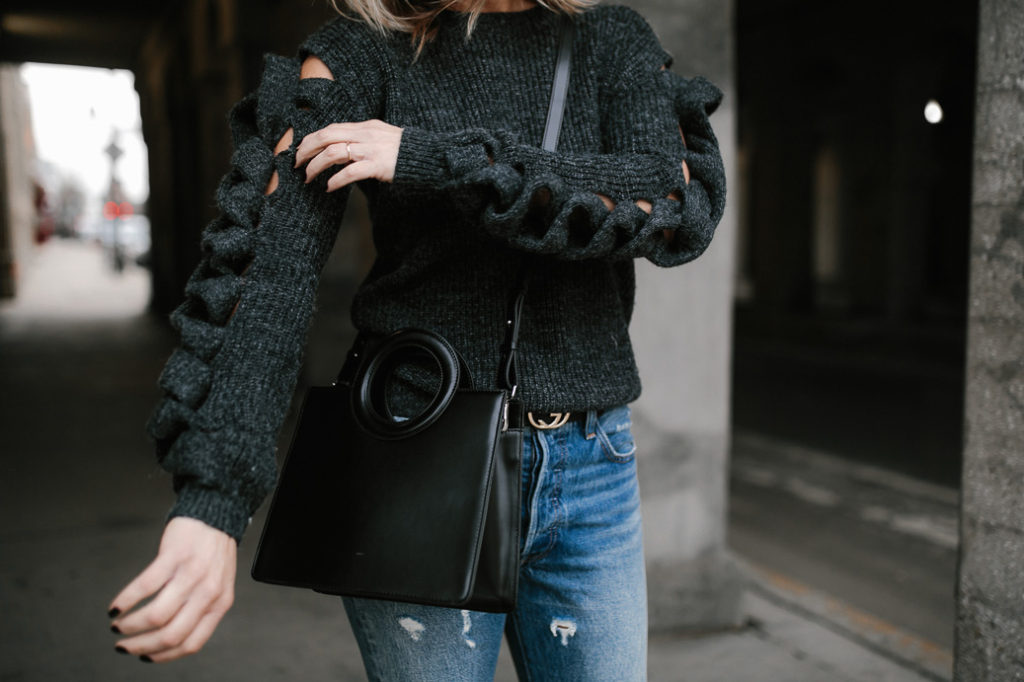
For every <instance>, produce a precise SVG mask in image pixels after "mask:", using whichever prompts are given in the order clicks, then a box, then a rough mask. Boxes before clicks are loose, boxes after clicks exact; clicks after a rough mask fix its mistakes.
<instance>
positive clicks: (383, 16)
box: [329, 0, 597, 57]
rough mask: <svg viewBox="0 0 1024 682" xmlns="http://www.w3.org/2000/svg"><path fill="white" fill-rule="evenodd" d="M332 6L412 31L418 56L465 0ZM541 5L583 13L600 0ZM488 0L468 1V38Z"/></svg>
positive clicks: (382, 27) (375, 0) (386, 27)
mask: <svg viewBox="0 0 1024 682" xmlns="http://www.w3.org/2000/svg"><path fill="white" fill-rule="evenodd" d="M329 2H330V3H331V6H332V7H334V9H335V10H336V11H337V12H338V13H339V14H341V15H342V16H343V17H346V18H347V19H352V20H355V21H358V20H360V19H362V20H363V21H365V22H366V23H367V24H369V25H370V26H372V27H374V28H376V29H377V30H378V31H380V32H381V33H386V32H387V31H399V32H403V33H408V34H410V40H411V41H412V42H413V43H416V57H419V55H420V52H422V51H423V47H424V45H426V44H427V42H428V41H430V40H431V39H432V38H433V37H434V36H435V35H436V34H437V24H436V22H435V21H434V20H435V19H436V18H437V17H438V15H439V14H441V12H443V11H445V10H447V9H455V8H456V6H459V5H461V4H462V2H463V0H329ZM536 2H537V4H538V5H542V6H543V7H546V8H548V9H549V10H551V11H552V12H563V13H565V14H580V13H582V12H584V11H585V10H587V9H588V8H590V7H592V6H593V5H595V4H596V3H597V0H536ZM485 4H487V0H466V5H467V6H468V9H465V10H459V11H465V13H466V14H468V15H469V21H468V22H467V24H466V37H467V38H468V37H469V36H470V35H471V34H472V33H473V28H474V27H475V26H476V21H477V18H478V17H479V16H480V14H481V11H482V10H483V8H484V5H485ZM346 9H348V10H351V11H352V12H355V13H356V14H357V15H358V16H355V17H354V16H351V15H350V14H347V13H346V12H345V10H346Z"/></svg>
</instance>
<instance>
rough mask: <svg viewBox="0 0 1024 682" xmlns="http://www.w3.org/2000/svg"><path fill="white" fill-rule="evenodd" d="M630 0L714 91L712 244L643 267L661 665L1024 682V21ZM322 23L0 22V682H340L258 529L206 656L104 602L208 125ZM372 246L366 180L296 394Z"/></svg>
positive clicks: (128, 572)
mask: <svg viewBox="0 0 1024 682" xmlns="http://www.w3.org/2000/svg"><path fill="white" fill-rule="evenodd" d="M629 4H630V5H632V6H634V7H636V9H638V10H639V11H640V12H641V13H642V14H644V16H646V17H647V18H648V20H649V21H650V23H651V25H652V26H653V27H654V29H655V31H656V33H657V34H658V36H659V38H660V39H661V41H662V43H663V44H664V45H665V46H666V49H668V51H669V52H670V53H671V54H673V56H674V57H675V62H674V65H673V69H674V70H675V71H677V72H679V73H682V74H684V75H688V76H689V75H694V74H704V75H707V76H708V77H709V78H710V79H711V80H712V81H714V82H715V83H716V84H718V85H720V86H721V87H722V89H723V90H724V91H725V92H726V99H725V103H724V105H723V108H722V110H720V111H719V112H718V113H717V114H716V115H715V116H714V117H713V119H712V121H713V123H714V125H715V131H716V134H717V135H718V137H719V140H720V142H721V144H722V150H723V156H724V158H725V160H726V164H727V170H728V174H729V184H730V187H729V192H730V194H729V210H728V211H727V214H726V217H725V218H724V220H723V222H722V225H721V227H720V228H719V232H718V234H717V235H716V237H715V242H714V244H713V245H712V247H711V249H709V251H708V253H707V254H705V255H704V256H702V257H701V259H698V260H697V261H695V262H694V263H693V264H692V265H687V266H685V267H683V268H677V269H675V270H672V271H657V270H656V269H655V268H653V267H649V266H646V264H640V265H639V266H638V305H637V313H636V316H635V318H634V321H633V325H632V327H631V335H632V337H633V339H634V342H635V346H636V350H637V356H638V360H639V363H640V367H641V375H642V377H643V380H644V392H645V393H644V397H643V398H641V400H640V401H638V403H637V404H636V405H635V408H634V417H635V426H636V432H637V438H638V442H639V445H640V452H641V454H640V455H639V457H640V465H639V466H640V470H641V479H642V480H641V485H642V491H643V495H644V516H645V542H646V547H647V552H648V574H649V583H650V590H651V602H650V603H651V613H652V619H651V658H650V667H649V669H650V678H651V679H652V680H655V681H657V680H668V681H671V682H676V681H679V682H718V681H721V682H726V681H728V682H741V681H745V680H752V681H757V682H783V681H787V682H788V681H792V682H807V681H811V682H814V681H817V680H821V681H822V682H824V681H826V680H828V681H833V680H840V681H850V682H854V681H856V682H861V681H863V682H869V681H870V682H876V681H886V680H894V681H895V680H901V681H902V680H908V681H910V680H952V679H958V680H965V682H975V680H978V681H979V682H980V681H981V680H1004V679H1005V680H1019V679H1024V658H1022V657H1021V654H1020V653H1019V652H1020V651H1024V641H1020V639H1019V637H1020V635H1019V633H1020V632H1024V612H1022V610H1021V608H1020V606H1019V604H1020V599H1019V597H1020V594H1024V592H1022V590H1024V582H1022V581H1024V578H1022V577H1021V575H1020V571H1019V566H1020V562H1021V561H1024V542H1022V540H1021V539H1022V538H1024V518H1022V515H1021V514H1022V512H1021V507H1020V505H1019V496H1020V491H1021V485H1022V484H1024V470H1022V469H1021V467H1020V464H1019V461H1020V458H1019V454H1020V452H1021V447H1022V446H1021V437H1020V436H1021V429H1022V427H1021V424H1022V423H1024V419H1022V416H1024V407H1022V405H1024V402H1022V400H1024V388H1022V382H1024V370H1022V368H1021V353H1020V349H1021V348H1022V347H1024V346H1022V345H1021V335H1022V333H1024V332H1022V330H1024V319H1022V318H1024V288H1022V287H1021V281H1022V277H1024V274H1022V273H1024V266H1022V263H1024V195H1022V194H1021V189H1020V188H1021V187H1024V179H1022V178H1021V177H1019V176H1020V175H1021V173H1022V172H1024V171H1022V168H1024V165H1022V164H1021V159H1022V158H1024V114H1022V113H1021V112H1022V111H1024V107H1020V106H1019V102H1020V101H1024V100H1021V99H1020V98H1021V97H1024V95H1022V92H1024V56H1022V54H1021V53H1022V51H1024V48H1021V47H1020V46H1021V45H1024V7H1021V6H1020V3H1019V0H968V1H956V2H954V1H953V0H943V1H942V2H938V3H935V2H924V0H908V1H907V2H904V3H900V4H899V5H895V6H894V5H892V4H891V3H884V4H883V3H881V2H874V0H872V2H869V3H868V4H867V5H862V6H858V7H845V6H841V5H839V4H836V3H815V2H812V1H810V0H770V1H768V0H734V1H733V2H729V3H720V2H718V0H679V1H678V2H676V3H661V2H658V1H657V0H636V1H635V2H630V3H629ZM331 16H333V15H332V12H331V10H330V9H329V7H328V3H326V2H323V3H318V4H316V5H315V6H310V5H309V3H295V2H288V1H281V2H278V1H275V0H251V1H250V2H248V3H239V2H238V1H237V0H188V1H187V2H182V3H176V4H171V5H165V4H160V5H147V4H144V3H129V2H127V1H126V0H105V1H104V2H99V3H94V6H91V7H90V8H88V9H87V10H86V9H83V8H82V7H81V6H80V4H79V3H72V2H63V1H62V2H55V3H47V4H45V5H43V4H40V3H31V2H27V1H23V0H11V1H10V2H6V3H4V6H3V8H2V9H0V512H2V513H0V611H2V612H3V613H4V618H2V619H0V680H4V681H6V680H11V681H14V680H55V681H64V680H68V681H72V680H104V681H106V680H136V679H152V680H164V679H166V680H190V681H192V680H211V681H212V680H218V681H221V680H242V679H246V680H275V679H282V680H284V679H310V680H320V679H324V680H326V679H332V680H363V679H365V676H364V675H363V673H362V668H361V665H360V663H359V659H358V652H357V650H356V648H355V643H354V640H353V639H352V636H351V632H350V630H349V629H348V625H347V623H346V621H345V617H344V613H343V611H342V609H341V605H340V603H339V602H338V601H337V600H335V599H332V598H327V597H324V596H323V595H317V594H313V593H305V592H301V591H298V590H289V589H285V588H271V587H268V586H265V585H258V584H256V583H253V582H252V581H251V580H250V579H249V578H248V575H247V571H248V564H249V562H250V561H251V557H252V553H253V550H254V547H255V543H256V540H257V534H258V529H259V528H260V527H261V524H262V516H257V517H256V518H255V519H254V521H253V530H252V531H250V534H249V535H248V536H247V537H246V539H245V541H243V543H242V545H241V555H240V556H241V560H240V564H239V571H240V576H239V580H238V599H237V601H236V606H235V607H234V608H233V610H232V611H231V613H230V615H229V616H228V618H227V619H226V620H225V622H224V623H223V625H222V627H221V628H220V629H219V630H218V633H217V635H216V636H215V637H214V639H213V640H212V641H211V643H210V646H209V648H208V650H207V651H204V652H203V653H202V654H201V655H200V656H199V657H196V658H194V659H193V660H188V661H183V662H180V663H178V664H175V665H173V666H151V667H146V668H145V669H144V672H141V671H142V670H143V669H140V668H139V666H140V665H142V664H141V663H139V662H138V661H134V660H127V659H125V658H124V657H119V656H117V655H116V654H115V653H113V645H112V642H113V640H112V635H111V634H110V633H109V632H108V631H107V620H106V619H105V611H106V607H107V604H108V602H109V600H110V599H111V598H112V597H113V595H114V594H115V593H116V592H117V590H118V589H119V588H120V587H121V585H122V584H123V583H124V582H125V581H126V580H128V579H129V578H131V577H132V576H134V575H135V574H136V573H137V572H138V571H139V570H140V569H141V568H142V567H143V566H145V564H146V563H147V562H148V561H149V560H150V559H151V558H152V556H153V554H154V551H155V548H156V542H157V540H158V537H159V532H160V529H161V528H162V525H163V515H164V513H165V512H166V509H167V508H168V507H169V506H170V504H171V501H172V495H171V490H170V480H169V478H168V476H166V475H165V474H164V473H163V472H162V470H161V469H160V468H159V466H158V465H157V463H156V461H155V458H154V457H153V454H152V447H151V444H150V443H148V442H147V439H146V436H145V433H144V430H143V427H144V424H145V421H146V419H147V417H148V416H149V412H150V410H151V409H152V408H153V406H154V404H155V403H156V400H157V398H158V396H159V392H158V389H157V386H156V379H157V377H158V375H159V373H160V370H161V368H162V366H163V363H164V361H165V360H166V358H167V356H168V355H169V354H170V353H171V351H172V350H173V349H174V347H175V344H176V336H175V334H174V332H173V330H171V329H170V327H169V325H168V324H167V316H168V313H169V312H170V311H171V310H173V309H174V307H176V306H177V305H178V304H179V303H180V302H181V300H182V296H183V289H184V283H185V280H186V279H187V277H188V275H189V273H190V272H191V271H192V268H193V267H194V266H195V263H196V262H197V260H198V257H199V249H198V243H199V234H200V231H201V230H202V228H203V226H204V225H205V224H207V222H208V221H209V220H210V219H211V218H212V217H213V216H214V215H215V206H214V204H213V199H212V197H213V192H214V189H215V187H216V184H217V181H218V180H219V178H220V176H221V174H223V173H224V172H225V171H226V170H227V167H228V159H229V158H230V154H231V148H230V139H229V136H228V135H227V129H226V120H225V119H226V113H227V110H228V108H229V107H230V106H231V105H232V104H233V103H234V102H235V101H237V100H238V99H239V98H240V97H241V96H242V95H243V94H244V93H245V92H248V91H250V90H251V89H252V88H253V87H254V86H255V85H256V83H257V82H258V79H259V75H260V73H261V70H262V56H263V54H264V53H266V52H274V53H278V54H285V55H290V54H294V50H295V47H296V46H297V45H298V43H299V42H300V40H301V38H302V37H303V36H305V35H306V34H308V33H309V32H310V31H312V30H314V29H315V28H316V27H317V26H318V25H320V23H322V22H323V21H325V20H327V19H329V18H331ZM880 16H884V17H885V18H884V20H879V19H878V17H880ZM979 36H981V37H982V38H984V40H981V41H979ZM979 55H980V57H979ZM986 55H988V56H987V57H986ZM993 55H994V56H993ZM979 112H983V113H984V115H982V114H981V113H979ZM993 130H994V131H995V132H992V131H993ZM972 169H973V175H972ZM372 258H373V246H372V242H371V240H370V238H369V230H368V213H367V208H366V205H365V202H364V200H363V197H362V195H361V194H358V193H353V194H352V199H351V200H350V202H349V206H348V209H347V213H346V218H345V224H344V226H343V228H342V230H341V232H340V236H339V239H338V242H337V244H336V246H335V249H334V253H333V254H332V256H331V259H330V261H329V262H328V265H327V268H326V270H325V272H324V276H323V279H322V282H321V287H320V291H319V299H318V313H317V318H316V320H315V322H314V326H313V329H312V330H311V332H310V336H309V341H308V349H307V355H306V360H305V365H304V368H303V371H302V375H301V377H300V384H299V388H298V390H299V391H302V390H303V389H304V388H305V387H307V386H310V385H317V384H323V383H327V382H329V381H330V380H331V379H332V378H333V376H334V374H335V373H336V371H337V369H338V364H339V362H340V361H341V359H342V357H343V354H344V352H345V350H346V349H347V347H348V344H349V342H350V340H351V338H352V334H353V332H352V328H351V325H350V323H349V321H348V302H349V300H350V298H351V296H352V293H353V291H354V290H355V287H356V286H357V284H358V282H359V281H360V279H361V277H362V274H363V273H364V272H365V271H366V269H367V267H368V266H369V264H370V263H371V262H372ZM666 311H669V312H670V314H666ZM688 319H697V320H700V324H695V325H687V324H686V322H685V321H686V320H688ZM972 349H973V351H972ZM972 353H973V355H972ZM666 358H668V360H666ZM297 407H298V403H297V401H296V402H294V403H293V406H292V411H291V413H290V414H289V418H288V420H287V421H286V424H285V427H284V429H283V430H282V433H281V436H280V439H279V453H283V452H284V451H285V450H286V449H287V443H288V438H289V435H290V430H291V427H292V423H293V420H294V418H295V414H294V413H295V409H296V408H297ZM264 511H265V510H261V512H260V513H261V514H262V513H263V512H264ZM1018 624H1019V625H1021V627H1019V628H1018V627H1017V625H1018ZM1006 633H1011V634H1006ZM1012 633H1017V634H1012ZM1015 638H1017V639H1015ZM955 666H957V668H956V669H957V670H958V671H959V672H957V674H956V675H954V668H955ZM1014 671H1016V672H1014ZM143 675H145V677H143ZM1014 675H1017V676H1014ZM496 679H498V680H501V681H505V680H512V679H515V678H514V673H513V671H512V668H511V663H510V661H509V659H508V656H507V653H504V654H503V656H502V659H501V663H500V666H499V672H498V676H497V678H496Z"/></svg>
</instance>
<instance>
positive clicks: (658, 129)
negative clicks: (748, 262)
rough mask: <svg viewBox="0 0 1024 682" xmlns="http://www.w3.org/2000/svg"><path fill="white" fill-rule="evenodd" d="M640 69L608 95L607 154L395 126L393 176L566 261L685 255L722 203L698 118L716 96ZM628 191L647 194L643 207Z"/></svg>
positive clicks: (678, 259) (712, 146) (703, 120)
mask: <svg viewBox="0 0 1024 682" xmlns="http://www.w3.org/2000/svg"><path fill="white" fill-rule="evenodd" d="M656 63H657V62H654V64H656ZM646 73H647V77H646V78H639V77H637V78H636V79H635V81H634V83H635V87H634V89H633V90H632V91H630V93H629V94H628V97H627V96H626V95H624V94H620V93H612V94H610V95H609V100H610V101H609V103H608V106H607V111H608V113H607V117H608V118H609V119H610V120H609V121H608V122H607V123H606V125H607V127H608V128H609V131H610V132H609V134H608V135H607V136H606V137H607V138H608V139H610V140H612V145H611V150H610V151H608V152H607V153H604V154H572V153H566V152H547V151H544V150H541V149H539V148H537V147H532V146H529V145H524V144H521V143H519V142H518V140H517V139H516V138H515V136H514V135H512V134H511V133H508V132H505V131H488V130H482V129H469V130H464V131H459V132H454V133H436V132H432V131H427V130H423V129H419V128H406V129H405V130H404V131H403V134H402V144H401V146H400V148H399V160H398V165H397V168H396V172H395V183H396V184H402V183H406V184H422V185H427V186H430V187H434V188H437V189H440V190H444V191H448V192H451V193H452V194H453V196H454V197H455V199H456V201H455V203H456V204H457V205H458V206H460V207H462V209H463V210H466V211H471V212H473V214H474V216H476V217H477V218H478V222H479V224H480V225H481V227H482V228H483V229H484V230H486V231H487V232H488V233H490V234H491V235H492V236H494V237H496V238H497V239H499V240H501V241H503V242H504V243H506V244H508V245H509V246H511V247H513V248H516V249H520V250H523V251H529V252H533V253H538V254H545V255H550V256H554V257H557V258H562V259H567V260H581V259H593V258H596V259H604V260H624V259H631V258H637V257H644V258H647V259H649V260H651V261H652V262H654V263H655V264H657V265H661V266H670V265H678V264H681V263H685V262H687V261H689V260H692V259H693V258H696V257H697V256H698V255H699V254H700V253H702V252H703V251H704V249H705V248H707V246H708V244H709V243H710V240H711V236H712V235H713V234H714V229H715V227H716V226H717V224H718V221H719V220H720V219H721V216H722V211H723V210H724V201H725V174H724V172H723V166H722V161H721V156H720V154H719V152H718V145H717V141H716V140H715V137H714V134H713V133H712V132H711V127H710V124H709V123H708V121H707V116H708V114H710V112H711V111H713V110H714V108H715V106H717V102H718V99H720V97H721V94H720V93H718V91H717V89H716V88H714V86H713V85H711V84H710V83H708V82H707V81H705V80H704V79H693V80H692V81H691V80H687V79H684V78H682V77H680V76H677V75H675V74H673V73H671V72H669V71H661V70H657V69H652V70H649V71H647V72H646ZM716 93H717V94H716ZM680 129H682V130H683V131H685V134H686V141H687V143H688V144H691V136H692V146H691V147H690V148H689V149H684V147H683V145H682V140H681V139H680V135H679V131H680ZM683 159H685V160H686V161H687V164H688V165H690V169H691V178H690V182H689V183H687V182H686V179H685V176H684V175H683V171H682V167H681V164H680V162H681V160H683ZM597 193H600V194H604V195H606V196H609V197H610V198H612V199H613V200H615V206H614V208H612V209H611V210H609V209H608V208H607V207H606V206H605V204H604V202H603V201H602V200H601V199H600V197H598V196H597ZM670 194H672V195H674V196H676V197H678V198H679V199H678V200H675V199H669V198H667V197H668V196H669V195H670ZM636 199H646V200H648V201H650V203H651V205H652V209H651V212H650V214H648V213H646V212H644V211H643V210H642V209H640V208H639V207H638V206H637V205H636V204H635V203H634V200H636ZM666 230H668V231H670V232H671V233H672V236H671V239H666V238H665V236H664V231H666Z"/></svg>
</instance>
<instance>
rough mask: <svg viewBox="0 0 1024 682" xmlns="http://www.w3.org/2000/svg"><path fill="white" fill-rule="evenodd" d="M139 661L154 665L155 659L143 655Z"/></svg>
mask: <svg viewBox="0 0 1024 682" xmlns="http://www.w3.org/2000/svg"><path fill="white" fill-rule="evenodd" d="M139 660H140V661H142V662H143V663H152V662H153V659H152V658H150V657H149V656H147V655H146V654H142V655H141V656H139Z"/></svg>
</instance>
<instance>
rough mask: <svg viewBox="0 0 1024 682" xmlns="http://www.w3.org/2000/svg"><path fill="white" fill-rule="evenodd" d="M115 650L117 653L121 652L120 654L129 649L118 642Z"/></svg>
mask: <svg viewBox="0 0 1024 682" xmlns="http://www.w3.org/2000/svg"><path fill="white" fill-rule="evenodd" d="M114 651H116V652H117V653H119V654H126V653H128V650H127V649H125V648H124V647H123V646H121V645H120V644H118V645H117V646H115V647H114Z"/></svg>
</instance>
